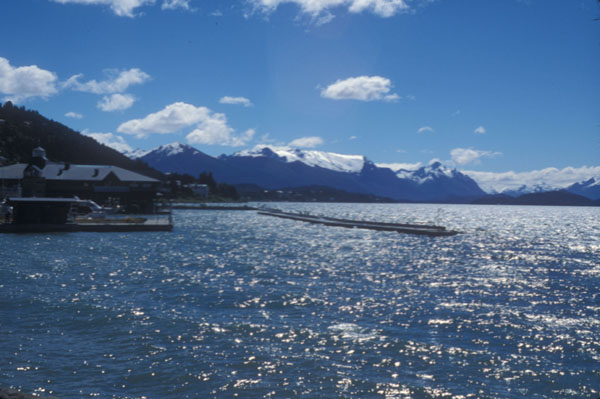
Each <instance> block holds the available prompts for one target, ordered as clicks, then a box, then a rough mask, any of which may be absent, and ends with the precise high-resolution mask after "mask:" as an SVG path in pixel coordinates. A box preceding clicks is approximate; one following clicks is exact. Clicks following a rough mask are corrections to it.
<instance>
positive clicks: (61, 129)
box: [0, 101, 162, 178]
mask: <svg viewBox="0 0 600 399" xmlns="http://www.w3.org/2000/svg"><path fill="white" fill-rule="evenodd" d="M37 146H41V147H43V148H44V149H45V150H46V156H47V157H48V159H49V160H51V161H55V162H69V163H75V164H87V165H114V166H119V167H121V168H125V169H129V170H133V171H136V172H138V173H142V174H144V175H147V176H152V177H155V178H160V177H161V176H162V174H161V173H160V172H158V171H156V170H155V169H152V168H151V167H149V166H148V165H147V164H146V163H144V162H142V161H139V160H136V161H133V160H131V159H129V158H127V157H126V156H124V155H123V154H121V153H120V152H118V151H116V150H113V149H112V148H110V147H107V146H105V145H103V144H100V143H98V142H97V141H96V140H94V139H92V138H91V137H87V136H84V135H82V134H80V133H78V132H76V131H74V130H72V129H70V128H68V127H67V126H65V125H63V124H61V123H58V122H55V121H53V120H49V119H47V118H45V117H44V116H42V115H40V114H39V113H38V112H37V111H32V110H28V109H25V108H24V107H17V106H14V105H13V104H12V103H11V102H10V101H9V102H6V103H5V104H1V103H0V156H2V157H4V158H6V160H7V162H8V163H9V164H10V163H18V162H28V161H29V158H30V157H31V150H32V149H33V148H35V147H37Z"/></svg>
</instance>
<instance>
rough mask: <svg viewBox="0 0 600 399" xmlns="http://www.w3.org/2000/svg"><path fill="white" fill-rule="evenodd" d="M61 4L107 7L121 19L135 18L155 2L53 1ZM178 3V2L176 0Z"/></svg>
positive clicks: (117, 0) (149, 0)
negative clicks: (136, 14) (136, 10)
mask: <svg viewBox="0 0 600 399" xmlns="http://www.w3.org/2000/svg"><path fill="white" fill-rule="evenodd" d="M53 1H54V2H56V3H61V4H68V3H72V4H84V5H105V6H109V7H110V8H111V10H112V11H113V12H114V13H115V14H116V15H118V16H120V17H134V16H135V14H134V10H135V9H136V8H138V7H141V6H144V5H146V4H148V5H151V4H154V3H155V0H53ZM174 1H175V2H177V0H174Z"/></svg>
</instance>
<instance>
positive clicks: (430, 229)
mask: <svg viewBox="0 0 600 399" xmlns="http://www.w3.org/2000/svg"><path fill="white" fill-rule="evenodd" d="M258 213H259V214H260V215H265V216H273V217H278V218H282V219H291V220H296V221H300V222H306V223H312V224H322V225H325V226H334V227H345V228H357V229H367V230H378V231H395V232H397V233H405V234H417V235H425V236H430V237H440V236H453V235H456V234H458V231H455V230H447V229H446V228H445V227H443V226H435V225H428V224H407V223H385V222H373V221H366V220H352V219H340V218H333V217H327V216H318V215H311V214H309V213H293V212H284V211H281V210H279V209H261V210H259V211H258Z"/></svg>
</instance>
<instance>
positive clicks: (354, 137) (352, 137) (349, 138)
mask: <svg viewBox="0 0 600 399" xmlns="http://www.w3.org/2000/svg"><path fill="white" fill-rule="evenodd" d="M357 138H358V137H357V136H350V137H348V140H356V139H357Z"/></svg>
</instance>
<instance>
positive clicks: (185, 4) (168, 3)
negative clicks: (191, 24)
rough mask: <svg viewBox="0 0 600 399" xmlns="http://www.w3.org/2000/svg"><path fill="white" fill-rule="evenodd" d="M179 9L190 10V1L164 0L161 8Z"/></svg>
mask: <svg viewBox="0 0 600 399" xmlns="http://www.w3.org/2000/svg"><path fill="white" fill-rule="evenodd" d="M178 8H181V9H183V10H189V9H190V0H164V1H163V3H162V6H161V9H163V10H176V9H178Z"/></svg>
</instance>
